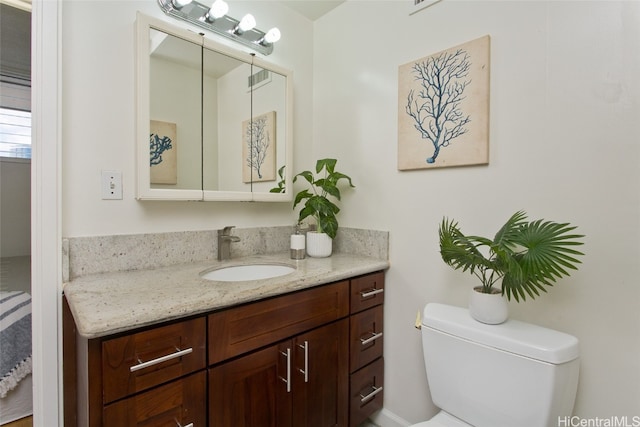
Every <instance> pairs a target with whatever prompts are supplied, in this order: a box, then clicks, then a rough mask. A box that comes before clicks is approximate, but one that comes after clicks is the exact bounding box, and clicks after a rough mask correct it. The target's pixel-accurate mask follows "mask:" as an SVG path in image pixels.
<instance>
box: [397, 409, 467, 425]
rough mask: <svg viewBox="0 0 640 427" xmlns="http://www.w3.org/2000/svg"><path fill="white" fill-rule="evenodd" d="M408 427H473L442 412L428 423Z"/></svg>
mask: <svg viewBox="0 0 640 427" xmlns="http://www.w3.org/2000/svg"><path fill="white" fill-rule="evenodd" d="M409 427H473V426H472V425H471V424H467V423H465V422H464V421H462V420H461V419H459V418H456V417H454V416H453V415H450V414H448V413H446V412H444V411H440V412H438V413H437V414H436V415H435V416H434V417H433V418H431V419H430V420H429V421H423V422H421V423H418V424H413V425H411V426H409Z"/></svg>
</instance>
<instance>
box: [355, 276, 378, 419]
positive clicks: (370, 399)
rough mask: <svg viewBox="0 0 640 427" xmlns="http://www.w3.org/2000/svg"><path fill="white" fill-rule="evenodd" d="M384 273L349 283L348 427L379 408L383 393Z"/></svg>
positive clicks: (363, 277)
mask: <svg viewBox="0 0 640 427" xmlns="http://www.w3.org/2000/svg"><path fill="white" fill-rule="evenodd" d="M383 303H384V273H382V272H378V273H373V274H367V275H364V276H360V277H357V278H354V279H352V280H351V316H350V330H349V346H350V348H349V357H350V361H349V372H350V378H349V390H350V391H349V401H350V404H349V405H350V409H349V425H350V426H352V427H355V426H358V425H359V424H361V423H362V422H363V421H364V420H366V419H367V417H369V416H370V415H371V414H373V413H374V412H376V411H378V410H380V409H382V401H383V396H384V393H383V390H384V359H383V357H382V355H383V351H382V349H383V338H384V335H383V324H384V317H383V316H384V312H383Z"/></svg>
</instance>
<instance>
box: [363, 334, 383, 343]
mask: <svg viewBox="0 0 640 427" xmlns="http://www.w3.org/2000/svg"><path fill="white" fill-rule="evenodd" d="M372 334H373V335H371V336H370V337H369V338H366V339H365V338H360V344H362V345H367V344H369V343H371V342H373V341H375V340H377V339H378V338H380V337H382V332H379V333H377V334H376V333H375V332H372Z"/></svg>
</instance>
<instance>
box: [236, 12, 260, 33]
mask: <svg viewBox="0 0 640 427" xmlns="http://www.w3.org/2000/svg"><path fill="white" fill-rule="evenodd" d="M255 26H256V18H254V17H253V15H252V14H250V13H247V14H246V15H244V16H243V17H242V20H241V21H240V23H239V24H238V29H239V30H240V31H242V32H245V31H249V30H251V29H253V27H255Z"/></svg>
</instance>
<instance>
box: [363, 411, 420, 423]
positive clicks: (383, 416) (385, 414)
mask: <svg viewBox="0 0 640 427" xmlns="http://www.w3.org/2000/svg"><path fill="white" fill-rule="evenodd" d="M369 419H370V420H371V421H372V422H373V423H375V424H376V425H377V426H379V427H408V426H410V425H411V423H410V422H409V421H407V420H405V419H403V418H402V417H399V416H398V415H396V414H394V413H393V412H391V411H388V410H386V409H384V408H382V409H381V410H380V411H378V412H376V413H375V414H373V415H372V416H371V417H369Z"/></svg>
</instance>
